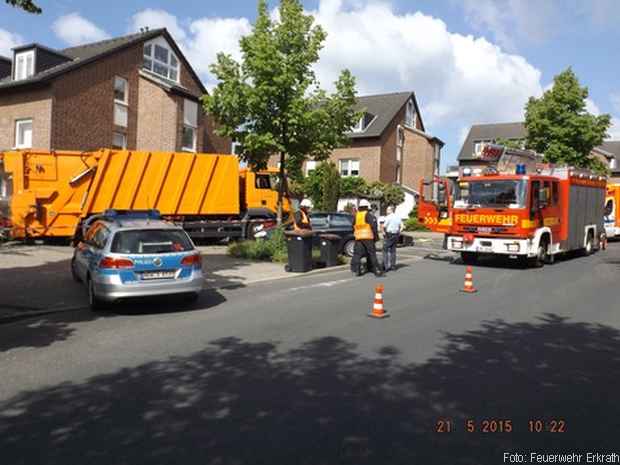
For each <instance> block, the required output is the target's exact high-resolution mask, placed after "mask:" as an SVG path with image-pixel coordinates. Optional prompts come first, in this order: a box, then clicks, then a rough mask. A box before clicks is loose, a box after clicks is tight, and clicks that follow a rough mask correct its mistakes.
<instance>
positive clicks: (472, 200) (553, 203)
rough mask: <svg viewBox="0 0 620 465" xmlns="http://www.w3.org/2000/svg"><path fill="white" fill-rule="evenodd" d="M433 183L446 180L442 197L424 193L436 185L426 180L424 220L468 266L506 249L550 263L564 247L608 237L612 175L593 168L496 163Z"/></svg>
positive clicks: (586, 247) (588, 247)
mask: <svg viewBox="0 0 620 465" xmlns="http://www.w3.org/2000/svg"><path fill="white" fill-rule="evenodd" d="M498 166H501V165H500V164H498ZM433 182H435V183H438V184H439V186H438V187H436V188H435V189H434V190H435V192H439V195H437V196H436V197H437V198H436V199H431V198H424V195H423V193H424V192H425V187H426V188H427V187H428V184H429V183H426V185H425V184H424V182H423V185H422V186H421V189H420V192H421V199H420V204H419V207H418V216H419V220H420V221H421V222H423V223H424V224H426V225H427V226H428V227H429V229H431V230H433V231H439V232H443V233H444V234H445V240H444V244H445V248H446V249H448V250H451V251H454V252H457V253H460V254H461V257H462V259H463V261H464V262H465V263H468V264H471V263H475V262H476V261H477V259H478V258H479V257H480V256H481V255H504V256H508V257H510V258H515V259H518V260H520V261H522V262H524V264H529V265H533V266H543V265H544V263H552V262H553V261H554V258H555V257H556V256H557V255H558V254H561V253H564V252H569V251H573V250H581V251H583V252H584V253H585V254H590V253H593V252H594V251H595V250H597V249H599V248H600V247H601V245H602V241H603V240H604V238H605V230H604V226H603V214H604V211H603V210H604V205H605V192H606V183H607V181H606V178H605V177H604V176H600V175H598V174H595V173H593V172H591V171H588V170H583V169H576V168H570V167H559V166H552V165H545V164H540V163H537V164H530V165H529V169H528V165H526V164H516V165H515V166H514V167H513V168H511V170H508V169H505V168H504V169H501V170H498V169H497V166H493V165H490V166H488V167H487V168H485V169H484V170H482V172H481V173H480V174H479V175H471V174H462V175H460V176H459V178H458V179H457V180H456V181H455V182H454V183H450V182H449V181H448V180H445V179H438V180H434V181H433ZM426 191H428V188H427V189H426ZM442 192H443V194H442Z"/></svg>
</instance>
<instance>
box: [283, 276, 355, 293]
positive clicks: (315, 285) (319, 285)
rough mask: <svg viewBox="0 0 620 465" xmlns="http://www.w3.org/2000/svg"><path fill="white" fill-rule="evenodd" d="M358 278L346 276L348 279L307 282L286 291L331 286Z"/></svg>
mask: <svg viewBox="0 0 620 465" xmlns="http://www.w3.org/2000/svg"><path fill="white" fill-rule="evenodd" d="M357 279H359V278H357V277H355V278H348V279H339V280H337V281H327V282H324V283H316V284H309V285H307V286H300V287H291V288H290V289H288V292H293V291H302V290H305V289H313V288H315V287H332V286H337V285H338V284H343V283H348V282H350V281H355V280H357Z"/></svg>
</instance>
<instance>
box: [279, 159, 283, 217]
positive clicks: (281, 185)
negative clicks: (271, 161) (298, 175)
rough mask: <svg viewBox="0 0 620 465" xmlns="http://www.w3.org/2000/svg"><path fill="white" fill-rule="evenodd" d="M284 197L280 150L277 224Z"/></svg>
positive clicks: (280, 215)
mask: <svg viewBox="0 0 620 465" xmlns="http://www.w3.org/2000/svg"><path fill="white" fill-rule="evenodd" d="M283 198H284V152H280V184H279V185H278V226H280V225H281V224H282V200H283Z"/></svg>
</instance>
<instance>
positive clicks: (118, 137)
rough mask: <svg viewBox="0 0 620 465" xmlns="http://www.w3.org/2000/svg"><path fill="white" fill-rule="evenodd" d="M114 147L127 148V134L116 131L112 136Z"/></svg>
mask: <svg viewBox="0 0 620 465" xmlns="http://www.w3.org/2000/svg"><path fill="white" fill-rule="evenodd" d="M112 148H113V149H119V150H123V149H126V148H127V135H126V134H123V133H122V132H115V133H114V136H113V138H112Z"/></svg>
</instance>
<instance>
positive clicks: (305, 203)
mask: <svg viewBox="0 0 620 465" xmlns="http://www.w3.org/2000/svg"><path fill="white" fill-rule="evenodd" d="M299 206H300V207H308V208H310V207H312V202H310V199H303V200H302V201H301V203H300V204H299Z"/></svg>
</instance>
